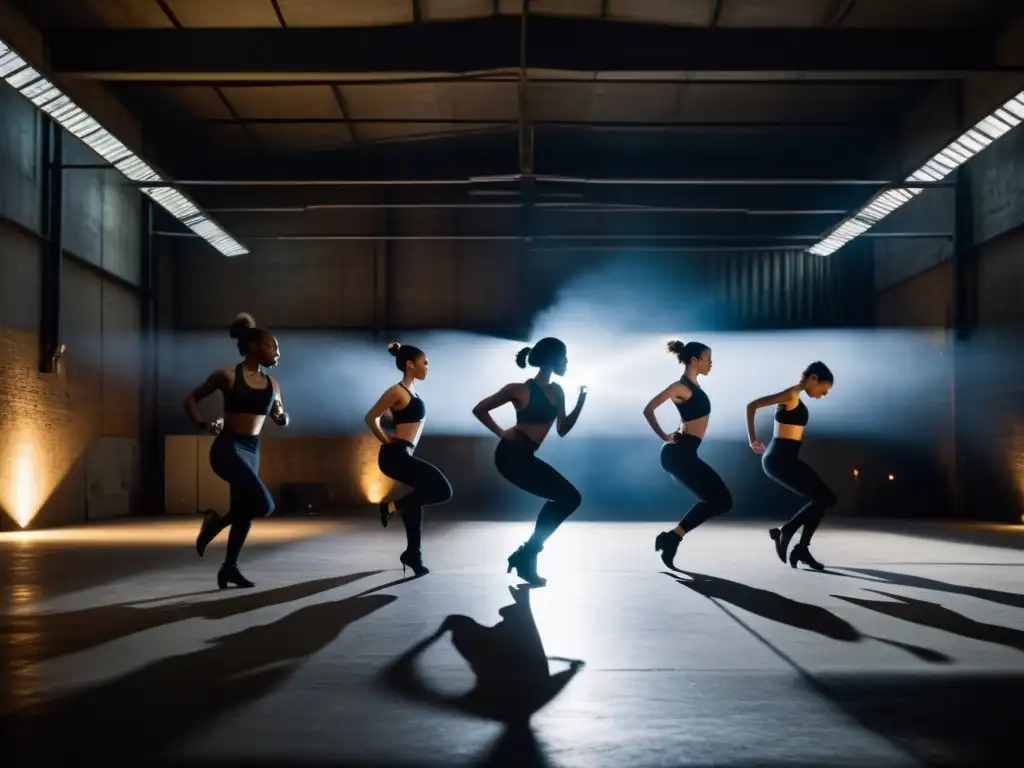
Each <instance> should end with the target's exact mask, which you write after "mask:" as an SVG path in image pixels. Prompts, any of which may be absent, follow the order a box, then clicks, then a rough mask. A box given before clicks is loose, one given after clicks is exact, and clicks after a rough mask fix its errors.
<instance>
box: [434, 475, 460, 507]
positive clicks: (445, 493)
mask: <svg viewBox="0 0 1024 768" xmlns="http://www.w3.org/2000/svg"><path fill="white" fill-rule="evenodd" d="M454 495H455V494H454V493H453V492H452V484H451V483H449V482H448V481H447V480H445V481H444V483H442V484H441V485H439V486H438V487H437V501H436V502H435V503H436V504H446V503H447V502H449V501H451V500H452V496H454Z"/></svg>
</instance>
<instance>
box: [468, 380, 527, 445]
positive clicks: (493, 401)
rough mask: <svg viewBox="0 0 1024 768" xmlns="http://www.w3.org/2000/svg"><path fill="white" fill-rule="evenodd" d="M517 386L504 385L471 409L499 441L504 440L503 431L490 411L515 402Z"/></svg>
mask: <svg viewBox="0 0 1024 768" xmlns="http://www.w3.org/2000/svg"><path fill="white" fill-rule="evenodd" d="M518 386H519V385H518V384H506V385H505V386H504V387H502V388H501V389H499V390H498V391H497V392H495V393H494V394H493V395H491V396H490V397H485V398H484V399H483V400H481V401H480V402H479V403H477V404H476V405H475V406H474V407H473V415H474V416H476V417H477V419H478V420H479V421H480V423H481V424H483V425H484V426H485V427H487V428H488V429H489V430H491V432H493V433H494V434H496V435H497V436H498V437H499V438H501V439H504V438H505V430H503V429H502V428H501V427H499V426H498V424H497V422H496V421H495V420H494V418H493V417H492V416H491V411H493V410H494V409H495V408H500V407H501V406H503V405H505V403H513V402H515V399H516V398H515V393H516V388H517V387H518Z"/></svg>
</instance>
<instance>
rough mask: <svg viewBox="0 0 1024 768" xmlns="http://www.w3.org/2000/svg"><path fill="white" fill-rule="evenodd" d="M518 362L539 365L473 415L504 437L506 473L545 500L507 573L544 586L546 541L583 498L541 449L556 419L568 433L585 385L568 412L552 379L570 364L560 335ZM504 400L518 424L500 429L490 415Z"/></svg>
mask: <svg viewBox="0 0 1024 768" xmlns="http://www.w3.org/2000/svg"><path fill="white" fill-rule="evenodd" d="M516 364H517V365H518V366H519V367H520V368H525V367H526V366H527V364H529V365H532V366H535V367H537V368H539V369H540V370H538V371H537V375H536V376H534V377H533V378H532V379H528V380H527V381H526V382H525V383H514V384H506V385H505V386H504V387H502V388H501V389H500V390H499V391H498V392H496V393H495V394H493V395H491V396H490V397H487V398H484V399H483V400H481V401H480V402H479V403H478V404H477V406H476V407H475V408H474V409H473V415H474V416H476V417H477V418H478V419H479V420H480V422H481V423H482V424H483V425H484V426H485V427H487V428H488V429H489V430H491V432H493V433H494V434H496V435H497V436H498V437H499V438H501V440H500V442H499V443H498V447H497V449H496V450H495V451H494V464H495V466H497V468H498V471H499V472H500V473H501V475H502V477H504V478H505V479H506V480H508V481H509V482H510V483H512V484H513V485H515V486H516V487H518V488H522V489H523V490H524V491H526V492H527V493H532V494H533V495H534V496H539V497H541V498H542V499H547V503H546V504H545V505H544V506H543V507H542V508H541V510H540V514H538V515H537V524H536V526H535V528H534V531H533V536H531V537H530V539H529V541H527V542H526V543H525V544H523V545H522V546H521V547H519V549H517V550H516V551H515V552H513V553H512V554H511V555H510V556H509V558H508V572H509V573H511V572H512V569H513V568H515V569H516V573H518V575H519V578H521V579H523V580H524V581H526V582H528V583H530V584H535V585H537V586H543V585H544V584H546V583H547V580H546V579H544V578H542V577H541V576H539V575H538V574H537V555H538V554H539V553H540V552H541V550H543V549H544V542H545V541H547V540H548V538H550V537H551V534H553V533H554V532H555V530H556V529H557V528H558V526H560V525H561V524H562V523H563V522H564V521H565V520H566V518H568V517H569V515H571V514H572V513H573V512H575V511H576V509H577V507H579V505H580V503H581V501H582V500H581V498H580V492H579V491H577V490H576V488H575V487H574V486H573V484H572V483H570V482H569V481H568V480H566V479H565V478H564V477H562V476H561V475H560V474H559V473H558V472H557V471H556V470H555V469H554V467H552V466H551V465H550V464H546V463H545V462H543V461H541V460H540V459H538V458H537V456H536V453H537V449H538V448H540V446H541V443H543V442H544V438H545V437H547V434H548V431H549V430H550V429H551V424H552V422H553V421H555V419H556V418H557V419H558V427H557V430H558V436H559V437H565V436H566V435H567V434H569V430H571V429H572V428H573V425H575V424H576V420H577V419H578V418H579V417H580V411H581V410H583V403H584V401H585V400H586V399H587V388H586V387H580V394H579V398H578V399H577V400H576V407H575V408H573V411H572V413H570V414H569V415H566V413H565V394H564V393H563V392H562V388H561V387H560V386H558V384H554V383H552V382H551V374H556V375H558V376H564V375H565V370H566V367H567V366H568V358H567V356H566V350H565V344H564V343H562V341H560V340H559V339H553V338H545V339H541V340H540V341H538V342H537V346H535V347H533V348H532V349H531V348H530V347H524V348H523V349H522V350H520V352H519V354H518V355H516ZM505 403H512V404H513V405H514V406H515V408H516V425H515V427H513V428H512V429H508V430H505V429H502V428H501V427H499V426H498V425H497V424H496V423H495V421H494V419H493V418H492V417H491V411H493V410H494V409H495V408H498V407H500V406H502V405H504V404H505Z"/></svg>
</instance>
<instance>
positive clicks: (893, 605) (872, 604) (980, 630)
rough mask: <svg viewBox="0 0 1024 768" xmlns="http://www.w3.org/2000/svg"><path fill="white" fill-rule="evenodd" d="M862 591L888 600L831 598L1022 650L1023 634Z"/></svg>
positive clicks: (908, 599)
mask: <svg viewBox="0 0 1024 768" xmlns="http://www.w3.org/2000/svg"><path fill="white" fill-rule="evenodd" d="M865 591H866V592H874V593H875V594H876V595H882V596H883V597H888V598H890V600H865V599H863V598H860V597H847V596H845V595H833V597H835V598H837V599H838V600H843V601H845V602H847V603H850V604H852V605H856V606H859V607H861V608H865V609H867V610H869V611H875V612H877V613H881V614H883V615H885V616H890V617H892V618H894V619H902V620H903V621H909V622H912V623H914V624H918V625H920V626H922V627H930V628H932V629H938V630H941V631H943V632H949V633H950V634H954V635H960V636H961V637H966V638H968V639H971V640H983V641H985V642H988V643H996V644H997V645H1005V646H1006V647H1007V648H1013V649H1015V650H1018V651H1024V631H1021V630H1019V629H1012V628H1011V627H1004V626H1001V625H999V624H985V623H983V622H980V621H975V620H974V619H971V618H968V617H967V616H964V615H963V614H962V613H957V612H956V611H951V610H950V609H949V608H946V607H945V606H942V605H939V604H938V603H929V602H927V601H925V600H918V599H916V598H913V597H906V596H905V595H893V594H890V593H888V592H882V591H881V590H877V589H867V590H865Z"/></svg>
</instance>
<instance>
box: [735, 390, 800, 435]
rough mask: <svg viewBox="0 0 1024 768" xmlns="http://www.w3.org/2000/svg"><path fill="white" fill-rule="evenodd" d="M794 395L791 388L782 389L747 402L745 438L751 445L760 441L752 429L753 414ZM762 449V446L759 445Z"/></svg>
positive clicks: (786, 401)
mask: <svg viewBox="0 0 1024 768" xmlns="http://www.w3.org/2000/svg"><path fill="white" fill-rule="evenodd" d="M794 397H795V393H794V392H793V388H792V387H790V388H788V389H784V390H782V391H781V392H776V393H775V394H774V395H765V396H764V397H759V398H758V399H757V400H752V401H751V402H749V403H747V440H749V441H750V445H751V446H752V447H753V446H754V444H755V443H758V444H759V443H760V441H759V440H758V439H757V433H756V431H755V430H754V414H755V413H757V411H758V409H760V408H766V407H768V406H769V405H778V404H779V403H788V402H789V401H790V400H792V399H793V398H794ZM761 447H762V449H763V447H764V446H761Z"/></svg>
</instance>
